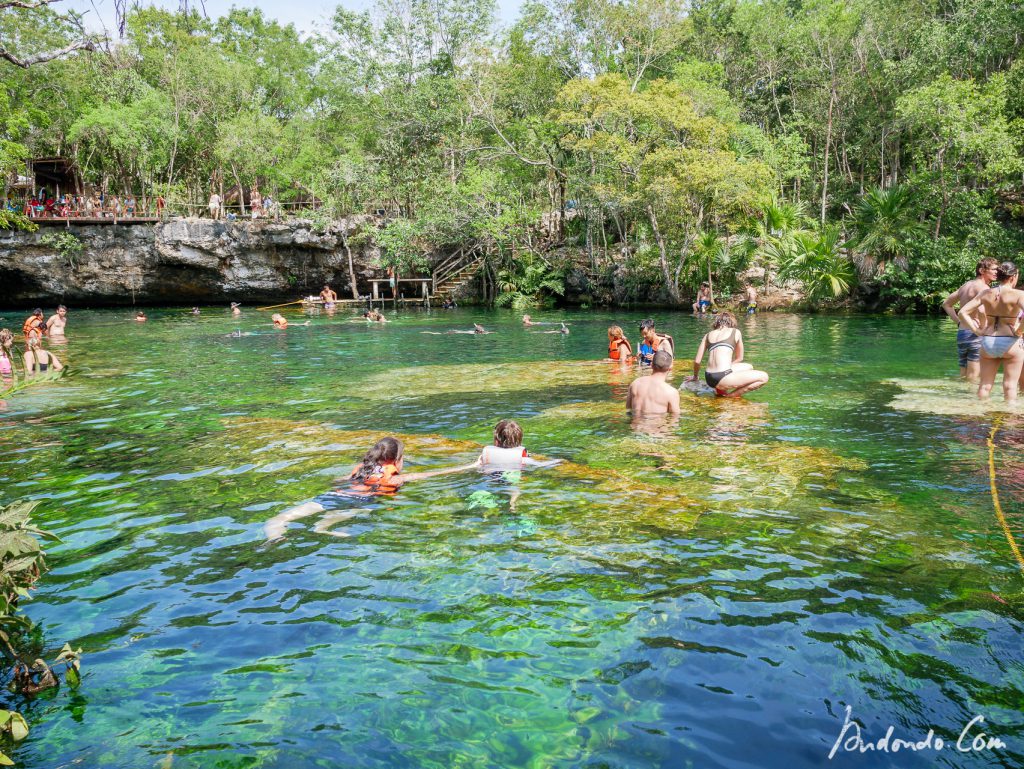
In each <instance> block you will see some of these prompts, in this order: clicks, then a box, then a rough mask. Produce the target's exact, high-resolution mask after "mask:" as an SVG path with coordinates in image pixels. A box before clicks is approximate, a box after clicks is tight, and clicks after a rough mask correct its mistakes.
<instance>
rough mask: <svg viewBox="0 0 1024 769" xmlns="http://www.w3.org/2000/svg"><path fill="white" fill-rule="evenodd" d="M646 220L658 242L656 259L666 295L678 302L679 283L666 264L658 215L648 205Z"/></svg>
mask: <svg viewBox="0 0 1024 769" xmlns="http://www.w3.org/2000/svg"><path fill="white" fill-rule="evenodd" d="M647 221H649V222H650V224H651V231H652V232H653V233H654V240H655V242H656V243H657V244H658V259H659V261H660V263H661V274H662V276H663V277H664V278H665V288H666V289H667V290H668V295H669V296H670V297H671V298H672V301H673V302H674V303H675V304H679V303H680V299H679V285H678V284H677V283H676V281H675V280H673V279H672V273H671V271H670V270H669V266H668V248H667V246H666V245H665V238H664V237H662V234H661V230H660V229H659V227H658V217H657V216H655V214H654V208H653V207H652V206H650V205H648V206H647Z"/></svg>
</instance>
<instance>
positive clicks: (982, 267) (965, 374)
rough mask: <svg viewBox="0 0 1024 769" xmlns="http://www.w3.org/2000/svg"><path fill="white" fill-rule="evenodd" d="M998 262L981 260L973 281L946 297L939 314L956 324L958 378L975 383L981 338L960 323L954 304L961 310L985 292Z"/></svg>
mask: <svg viewBox="0 0 1024 769" xmlns="http://www.w3.org/2000/svg"><path fill="white" fill-rule="evenodd" d="M998 269H999V262H997V261H996V260H995V259H993V258H992V257H990V256H989V257H985V258H984V259H982V260H981V261H980V262H978V264H977V265H975V267H974V280H969V281H967V282H966V283H964V284H963V285H962V286H960V288H958V289H957V290H956V291H954V292H953V293H952V294H950V295H949V296H947V297H946V300H945V301H944V302H943V303H942V311H943V312H944V313H946V315H948V316H949V317H951V318H952V319H953V320H954V321H956V326H957V328H956V352H957V359H958V361H957V362H958V363H959V364H960V377H961V378H962V379H968V380H970V381H971V382H977V381H978V378H979V377H980V376H981V337H980V336H978V335H977V334H975V333H974V332H973V331H971V330H970V329H969V328H967V326H966V325H965V324H964V323H962V322H961V321H960V318H959V316H957V311H956V310H954V309H953V308H954V307H955V306H957V305H960V307H965V306H966V305H967V303H968V302H969V301H971V300H972V299H974V297H976V296H977V295H978V294H980V293H981V292H982V291H988V289H989V286H991V285H992V281H994V280H995V279H996V272H997V271H998Z"/></svg>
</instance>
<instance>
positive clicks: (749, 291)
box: [743, 283, 757, 315]
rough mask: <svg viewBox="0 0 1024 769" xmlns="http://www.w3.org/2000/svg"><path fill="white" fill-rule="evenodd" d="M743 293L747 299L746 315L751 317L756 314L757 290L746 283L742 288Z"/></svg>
mask: <svg viewBox="0 0 1024 769" xmlns="http://www.w3.org/2000/svg"><path fill="white" fill-rule="evenodd" d="M743 293H744V294H746V297H747V315H753V314H754V313H755V312H757V289H756V288H754V287H753V286H752V285H750V284H749V283H747V284H746V285H745V286H744V287H743Z"/></svg>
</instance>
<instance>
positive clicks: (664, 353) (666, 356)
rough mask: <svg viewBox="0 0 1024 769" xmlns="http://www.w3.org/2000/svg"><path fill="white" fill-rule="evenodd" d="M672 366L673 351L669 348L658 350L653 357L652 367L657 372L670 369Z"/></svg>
mask: <svg viewBox="0 0 1024 769" xmlns="http://www.w3.org/2000/svg"><path fill="white" fill-rule="evenodd" d="M670 368H672V353H670V352H669V351H668V350H658V351H657V352H656V353H654V357H653V358H652V359H651V369H652V370H653V371H656V372H659V373H660V372H662V371H668V370H669V369H670Z"/></svg>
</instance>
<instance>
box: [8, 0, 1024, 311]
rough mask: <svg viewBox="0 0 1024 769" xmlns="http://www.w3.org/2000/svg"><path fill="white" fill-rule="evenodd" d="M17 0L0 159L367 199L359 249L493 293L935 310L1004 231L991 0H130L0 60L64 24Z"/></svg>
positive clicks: (241, 191)
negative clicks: (112, 31)
mask: <svg viewBox="0 0 1024 769" xmlns="http://www.w3.org/2000/svg"><path fill="white" fill-rule="evenodd" d="M34 5H35V4H31V3H30V4H18V6H19V7H12V8H8V9H7V10H3V11H0V42H2V46H3V48H4V49H5V50H6V51H7V52H8V53H10V54H11V56H10V57H7V58H8V62H5V63H3V64H0V66H2V67H3V73H4V88H3V92H2V95H0V171H3V172H4V173H5V174H7V173H10V172H14V171H17V170H19V169H20V168H21V164H22V163H23V161H24V160H25V159H26V158H28V157H31V156H40V155H66V156H70V157H71V158H73V159H74V160H75V161H76V163H77V164H78V167H79V168H80V169H81V170H82V172H83V173H84V175H85V177H86V178H87V180H88V181H91V182H94V183H96V184H98V185H100V186H101V187H103V188H105V189H107V190H110V191H111V192H116V193H118V194H126V193H132V194H136V195H139V194H141V195H142V196H153V195H156V194H162V195H163V196H164V197H165V198H166V199H167V200H168V202H169V205H170V208H171V210H173V211H176V212H178V213H189V214H192V213H197V212H199V211H200V210H201V209H202V207H203V206H204V205H205V201H206V197H207V196H208V195H209V193H210V192H211V190H219V191H221V192H222V193H223V194H225V195H226V198H227V202H228V204H229V205H233V206H236V207H237V208H238V210H239V211H240V212H241V213H243V214H244V213H245V210H246V209H245V198H246V196H247V195H251V194H252V191H253V190H255V189H259V190H265V191H266V190H272V191H273V192H274V193H275V199H280V200H281V201H283V203H284V204H285V205H286V206H293V207H297V208H298V209H300V210H301V208H302V207H307V208H313V207H316V208H318V209H319V210H320V211H321V215H327V216H330V217H343V216H349V215H352V214H363V213H377V214H381V215H383V216H384V225H383V228H382V230H381V231H380V232H378V233H376V234H375V237H376V238H378V239H379V242H380V244H381V245H382V246H383V254H382V257H381V261H382V266H390V267H395V268H397V269H399V270H400V271H409V270H413V269H418V268H421V267H422V266H423V265H424V263H425V258H426V256H427V255H429V254H433V253H454V252H456V251H457V250H458V249H464V250H465V251H467V252H469V251H474V252H477V253H481V254H483V255H484V257H485V259H484V264H483V270H484V274H485V287H487V286H489V287H490V289H488V290H487V293H488V296H489V298H491V299H500V301H501V302H502V303H507V304H511V305H514V306H516V307H526V306H532V305H535V304H537V303H542V302H544V301H545V299H550V298H551V297H554V296H557V295H558V294H559V293H560V291H559V289H561V288H563V287H564V284H565V279H566V275H567V274H568V271H569V268H570V267H572V268H575V269H577V270H583V272H585V273H586V274H587V275H588V276H589V277H590V278H591V279H592V281H591V282H592V283H593V284H594V285H592V286H591V287H590V288H592V289H593V290H592V291H591V293H592V294H593V296H594V297H595V298H611V299H614V300H616V301H619V302H629V301H651V300H658V301H671V302H680V303H681V302H685V301H686V300H687V299H688V298H689V297H691V296H692V294H693V292H694V290H695V288H696V287H697V286H698V285H699V283H700V282H701V280H704V279H707V278H708V277H711V278H712V279H713V281H714V282H715V283H716V289H717V290H718V291H719V293H722V292H729V291H732V290H734V289H736V288H737V287H738V285H739V283H740V281H741V280H742V279H743V278H754V279H756V280H757V281H758V282H763V283H764V285H765V286H766V287H768V288H770V287H771V286H772V284H773V281H775V280H786V279H798V280H801V281H803V282H804V283H805V285H806V286H807V288H808V293H809V294H810V297H811V299H812V300H814V301H816V302H819V303H820V302H831V301H834V300H835V299H837V298H841V297H844V296H847V295H849V294H850V293H851V292H854V293H855V294H856V295H857V296H858V297H859V298H860V299H862V300H865V301H868V302H870V303H874V304H879V305H885V306H891V307H895V308H906V309H912V308H917V309H921V308H929V307H930V308H935V307H937V305H938V304H939V303H940V302H941V300H942V298H943V296H944V294H945V293H946V292H948V291H949V290H950V289H952V288H954V287H955V286H956V285H957V284H958V283H959V282H961V281H962V280H964V279H966V278H967V277H969V276H971V275H972V274H973V273H972V269H971V268H972V265H973V263H974V262H975V261H976V260H977V259H978V258H980V257H982V256H995V257H997V258H1000V259H1004V258H1012V257H1015V256H1016V255H1017V253H1018V252H1019V250H1020V248H1021V246H1022V243H1024V238H1022V236H1021V231H1020V224H1021V218H1022V216H1024V202H1022V201H1024V190H1022V185H1021V174H1022V171H1024V157H1022V148H1024V128H1022V127H1024V95H1022V94H1024V88H1022V87H1021V86H1022V85H1024V62H1021V61H1020V60H1019V59H1018V54H1019V51H1020V47H1021V45H1022V41H1024V35H1022V32H1024V16H1022V15H1021V13H1020V12H1019V10H1018V9H1017V8H1016V7H1015V6H1013V5H1012V4H1007V3H1003V2H998V1H997V0H953V1H952V2H950V3H945V4H942V5H941V6H939V5H934V4H921V3H912V2H908V0H852V1H851V0H825V1H824V2H803V1H801V2H795V3H794V2H784V1H783V0H767V2H761V1H760V0H758V1H755V0H700V1H699V2H695V3H692V4H690V3H684V2H682V1H681V0H667V1H665V0H657V1H655V0H627V1H626V2H612V1H611V0H543V2H527V3H526V4H525V5H523V7H522V8H521V10H520V13H519V16H518V18H517V19H515V20H514V22H512V23H511V24H509V25H507V26H505V27H504V28H499V27H498V26H497V25H496V24H495V9H496V5H495V3H494V2H493V1H492V0H473V2H470V3H469V4H466V3H463V2H458V3H456V2H454V1H453V0H423V1H422V2H420V1H416V2H413V1H412V0H386V1H384V0H382V2H380V3H379V4H378V5H377V6H376V7H374V8H373V9H372V10H371V11H367V12H353V11H348V10H345V9H344V8H342V7H339V8H338V9H337V10H336V11H335V13H334V16H333V17H332V18H331V20H330V22H329V24H327V25H325V26H323V27H320V28H317V29H314V30H307V31H305V32H303V33H300V32H299V31H298V30H296V29H295V28H294V27H293V26H291V25H282V24H280V23H278V22H276V21H273V20H271V19H268V18H266V17H265V16H264V15H263V13H262V12H261V11H260V10H257V9H247V8H235V9H232V10H231V11H230V12H228V13H227V14H226V15H225V16H222V17H220V18H214V19H211V18H207V17H205V16H203V15H202V14H200V13H198V12H197V11H196V10H195V9H194V7H193V9H192V10H190V11H187V12H184V13H183V12H177V13H171V12H169V11H164V10H160V9H155V8H138V9H136V10H133V11H131V12H130V13H128V15H127V16H126V17H125V18H124V22H125V24H124V34H123V38H122V39H120V40H118V41H117V44H116V45H111V46H109V47H108V50H107V51H106V52H101V51H98V50H91V49H94V48H97V46H96V45H86V44H82V45H78V46H77V50H73V51H72V52H71V53H70V54H69V55H67V56H63V57H58V58H53V59H52V60H49V61H41V62H39V63H35V64H34V65H33V66H27V67H16V66H14V64H13V63H10V62H20V63H25V62H26V61H28V60H29V59H30V58H31V56H32V55H33V54H34V53H36V52H38V51H39V50H41V49H50V48H53V47H55V46H56V47H59V46H61V45H70V46H71V47H72V48H75V47H76V46H75V45H74V44H75V43H76V42H79V43H81V42H82V40H81V29H80V26H79V24H78V23H77V21H76V18H75V16H74V14H72V13H70V12H68V11H66V10H62V9H61V8H60V7H59V6H57V5H53V4H50V3H46V4H40V5H39V7H24V6H34ZM185 7H186V8H187V7H188V6H187V4H186V5H185ZM37 58H40V57H38V56H37ZM42 58H45V57H42ZM57 105H59V108H58V107H57ZM292 210H294V208H293V209H292ZM780 211H784V212H788V213H787V215H784V216H782V217H780V216H778V213H779V212H780ZM797 211H799V212H800V213H799V215H793V214H794V212H797ZM5 216H7V215H5ZM14 219H16V217H11V221H7V220H4V222H5V223H6V224H16V223H17V222H16V221H14ZM541 265H543V267H542V266H541ZM609 292H610V293H609Z"/></svg>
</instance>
